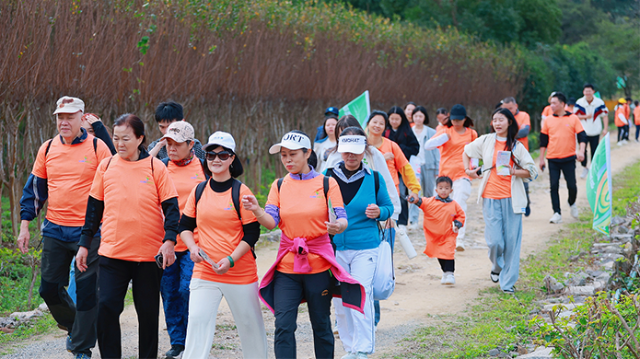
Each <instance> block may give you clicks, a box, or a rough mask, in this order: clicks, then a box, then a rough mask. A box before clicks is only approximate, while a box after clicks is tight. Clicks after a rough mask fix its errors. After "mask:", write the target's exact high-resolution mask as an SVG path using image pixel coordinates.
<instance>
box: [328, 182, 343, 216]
mask: <svg viewBox="0 0 640 359" xmlns="http://www.w3.org/2000/svg"><path fill="white" fill-rule="evenodd" d="M327 195H328V196H329V198H331V205H332V206H333V208H336V207H340V208H344V201H343V200H342V192H340V186H339V185H338V182H337V181H336V180H335V179H334V178H333V177H329V193H327Z"/></svg>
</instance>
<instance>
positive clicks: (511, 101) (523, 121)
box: [502, 97, 531, 217]
mask: <svg viewBox="0 0 640 359" xmlns="http://www.w3.org/2000/svg"><path fill="white" fill-rule="evenodd" d="M502 108H506V109H507V110H509V111H511V113H512V114H513V117H515V118H516V121H517V122H518V134H517V135H516V139H517V140H518V141H520V143H522V144H523V145H524V148H526V149H527V151H529V137H528V136H529V132H530V131H531V118H530V117H529V114H528V113H526V112H524V111H520V109H518V103H517V102H516V99H515V98H513V97H507V98H505V99H504V100H502ZM524 190H525V192H526V193H527V208H526V209H525V212H524V216H525V217H529V215H530V214H531V206H530V201H529V182H526V181H525V182H524Z"/></svg>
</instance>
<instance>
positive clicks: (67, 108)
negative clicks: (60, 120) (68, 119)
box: [53, 96, 84, 115]
mask: <svg viewBox="0 0 640 359" xmlns="http://www.w3.org/2000/svg"><path fill="white" fill-rule="evenodd" d="M78 111H82V112H83V113H84V101H82V100H81V99H79V98H77V97H69V96H62V97H60V99H58V102H56V110H55V111H53V114H54V115H56V114H59V113H76V112H78Z"/></svg>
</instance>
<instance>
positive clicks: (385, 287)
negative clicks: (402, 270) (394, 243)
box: [373, 235, 396, 300]
mask: <svg viewBox="0 0 640 359" xmlns="http://www.w3.org/2000/svg"><path fill="white" fill-rule="evenodd" d="M395 287H396V275H395V272H394V269H393V253H392V252H391V245H390V244H389V242H388V240H387V238H386V236H384V235H383V240H382V242H380V246H379V247H378V263H377V265H376V273H375V274H374V276H373V299H374V300H385V299H387V298H389V297H390V296H391V294H393V290H394V289H395Z"/></svg>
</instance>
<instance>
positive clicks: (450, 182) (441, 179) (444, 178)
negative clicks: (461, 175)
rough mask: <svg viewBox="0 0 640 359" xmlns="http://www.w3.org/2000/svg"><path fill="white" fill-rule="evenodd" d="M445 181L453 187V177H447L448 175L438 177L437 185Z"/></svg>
mask: <svg viewBox="0 0 640 359" xmlns="http://www.w3.org/2000/svg"><path fill="white" fill-rule="evenodd" d="M442 182H445V183H447V184H448V185H449V187H453V181H452V180H451V178H449V177H447V176H440V177H438V178H436V186H437V185H438V184H439V183H442Z"/></svg>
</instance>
